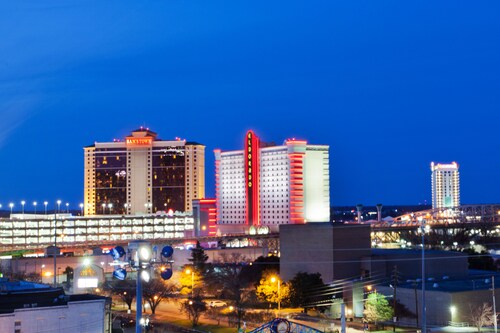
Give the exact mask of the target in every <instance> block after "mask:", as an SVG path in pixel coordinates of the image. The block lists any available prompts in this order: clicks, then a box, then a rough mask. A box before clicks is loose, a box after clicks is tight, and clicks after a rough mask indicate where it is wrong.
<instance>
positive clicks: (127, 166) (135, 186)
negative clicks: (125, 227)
mask: <svg viewBox="0 0 500 333" xmlns="http://www.w3.org/2000/svg"><path fill="white" fill-rule="evenodd" d="M84 152H85V168H84V169H85V176H84V178H85V179H84V188H85V190H84V211H85V215H99V214H120V215H125V214H126V215H129V214H133V215H135V214H151V213H155V212H158V211H165V212H168V211H170V210H172V211H181V212H182V211H186V212H187V211H192V200H193V199H200V198H203V197H204V196H205V146H203V145H201V144H199V143H194V142H186V141H185V140H180V139H176V140H172V141H163V140H160V139H158V138H157V134H156V133H155V132H153V131H150V130H149V129H146V128H142V127H141V128H140V129H138V130H135V131H133V132H132V133H131V135H130V136H128V137H126V139H125V141H119V140H118V141H114V142H96V143H95V144H93V145H91V146H88V147H85V148H84Z"/></svg>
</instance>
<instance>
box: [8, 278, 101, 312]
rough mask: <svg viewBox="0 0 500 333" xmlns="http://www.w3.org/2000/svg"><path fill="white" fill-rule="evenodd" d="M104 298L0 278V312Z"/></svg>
mask: <svg viewBox="0 0 500 333" xmlns="http://www.w3.org/2000/svg"><path fill="white" fill-rule="evenodd" d="M96 299H106V297H104V296H97V295H91V294H80V295H66V294H65V293H64V289H63V288H52V287H51V286H49V285H46V284H40V283H33V282H27V281H9V280H8V279H0V313H11V312H14V311H15V310H16V309H26V308H39V307H50V306H61V305H66V304H68V302H72V301H73V302H74V301H89V300H96Z"/></svg>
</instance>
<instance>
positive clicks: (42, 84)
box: [0, 0, 500, 211]
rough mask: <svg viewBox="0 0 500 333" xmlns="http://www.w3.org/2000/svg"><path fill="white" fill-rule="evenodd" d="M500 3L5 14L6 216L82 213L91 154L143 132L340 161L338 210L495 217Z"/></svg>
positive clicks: (209, 173)
mask: <svg viewBox="0 0 500 333" xmlns="http://www.w3.org/2000/svg"><path fill="white" fill-rule="evenodd" d="M499 7H500V4H497V3H489V4H478V3H466V2H464V3H456V2H442V3H434V2H432V3H431V2H429V3H426V2H418V3H416V2H415V3H411V2H407V3H400V2H397V1H391V2H385V3H383V4H382V3H373V2H370V1H358V2H348V3H347V2H346V3H342V2H336V3H330V2H319V3H316V4H314V6H312V5H310V4H309V5H308V4H305V3H302V2H294V1H292V2H286V4H285V3H283V2H275V3H252V4H244V3H231V4H228V3H223V2H217V1H216V2H211V3H203V2H198V1H194V2H189V3H163V2H153V3H148V4H138V3H123V2H117V1H111V2H108V3H101V2H98V1H91V2H78V3H73V4H67V3H63V2H62V1H59V0H55V1H53V2H51V3H50V4H39V3H37V2H31V1H28V2H23V3H4V4H2V5H1V9H2V10H1V14H0V15H1V19H0V22H2V23H0V33H2V36H3V45H2V57H1V58H0V59H1V61H0V68H1V70H0V86H1V87H2V89H0V116H1V118H2V122H1V123H0V126H1V127H0V184H1V187H0V188H1V191H0V203H1V204H2V205H3V207H2V209H3V210H8V209H9V207H8V203H9V202H13V203H14V204H15V208H14V210H17V211H20V210H21V203H20V202H21V200H25V201H26V209H27V210H28V207H29V209H30V210H32V209H33V205H32V202H33V201H37V202H38V210H39V211H41V210H42V209H43V201H45V200H46V201H48V202H49V203H50V206H49V209H53V208H54V207H55V205H56V204H55V200H57V199H61V200H63V203H62V206H61V207H62V208H65V206H64V205H65V203H66V202H69V203H70V204H71V206H70V208H72V209H78V204H79V203H81V202H83V187H84V180H83V179H84V170H83V166H82V165H83V163H82V161H83V147H84V146H87V145H90V144H92V143H93V142H94V141H100V142H108V141H111V140H112V139H113V138H117V139H123V138H125V136H126V135H127V134H128V133H129V132H130V131H131V130H133V129H136V128H138V127H139V126H145V127H149V128H151V129H152V130H153V131H155V132H157V133H160V136H161V139H164V140H173V139H174V138H175V137H180V138H183V139H184V138H186V139H187V140H192V141H197V142H199V143H201V144H203V145H205V146H206V174H205V177H206V187H207V191H206V196H207V197H214V196H215V189H214V178H215V171H214V170H215V159H214V154H213V150H214V149H221V150H223V151H224V150H238V149H242V148H243V147H242V145H241V137H242V136H244V134H245V133H246V132H247V131H248V130H253V131H255V133H256V134H257V135H258V136H259V137H260V138H262V140H263V141H266V142H269V141H274V142H276V143H277V144H281V143H282V142H283V140H286V139H288V138H293V137H295V138H297V139H305V140H308V141H309V142H314V143H317V144H325V145H328V146H330V197H331V201H330V204H331V206H355V205H356V204H358V203H361V204H363V205H365V206H369V205H375V204H377V203H382V204H384V205H406V204H424V203H426V204H428V205H430V204H431V200H432V194H431V172H430V170H429V165H430V163H431V162H432V161H434V162H436V163H450V162H452V161H456V162H457V163H458V164H459V165H460V173H461V178H460V201H461V203H463V204H481V203H497V202H499V201H500V200H499V198H498V194H497V190H496V188H497V187H498V185H500V173H499V172H498V168H499V166H500V157H498V156H496V155H498V154H496V152H497V151H498V148H499V142H500V140H498V138H496V135H495V134H496V127H497V125H496V124H497V123H498V120H499V118H500V116H499V113H498V110H499V109H500V100H499V99H498V88H499V82H498V77H500V64H499V63H498V61H497V59H498V58H499V56H500V46H499V45H498V44H497V43H494V42H493V41H494V40H496V35H497V32H498V31H499V30H500V22H498V20H497V19H496V16H495V13H496V12H497V10H498V9H500V8H499Z"/></svg>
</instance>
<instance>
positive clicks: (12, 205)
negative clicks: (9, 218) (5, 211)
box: [9, 202, 14, 215]
mask: <svg viewBox="0 0 500 333" xmlns="http://www.w3.org/2000/svg"><path fill="white" fill-rule="evenodd" d="M9 207H10V215H12V208H14V204H13V203H12V202H11V203H9Z"/></svg>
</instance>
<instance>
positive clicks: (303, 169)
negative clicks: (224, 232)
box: [214, 131, 330, 227]
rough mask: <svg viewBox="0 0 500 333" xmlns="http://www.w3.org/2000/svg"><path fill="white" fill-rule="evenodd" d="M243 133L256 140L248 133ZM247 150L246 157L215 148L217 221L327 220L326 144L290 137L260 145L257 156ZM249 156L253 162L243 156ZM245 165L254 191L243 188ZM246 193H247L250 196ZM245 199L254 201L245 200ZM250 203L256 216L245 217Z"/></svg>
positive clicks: (268, 223) (273, 223)
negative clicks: (280, 142)
mask: <svg viewBox="0 0 500 333" xmlns="http://www.w3.org/2000/svg"><path fill="white" fill-rule="evenodd" d="M248 135H249V137H251V138H255V136H254V134H253V132H251V131H250V132H248V134H247V136H248ZM252 142H253V141H252ZM247 145H248V143H247ZM246 149H247V150H248V149H250V150H252V153H251V155H250V154H248V155H245V153H244V151H241V150H238V151H228V152H221V151H220V150H218V149H217V150H215V151H214V153H215V167H216V197H217V211H218V216H217V222H218V224H237V225H248V226H249V227H250V226H251V225H263V226H269V227H275V226H278V225H281V224H302V223H304V222H306V221H307V222H328V221H329V219H330V184H329V182H330V176H329V155H328V149H329V148H328V146H314V145H308V144H307V141H303V140H295V139H293V140H287V141H285V143H284V144H283V145H280V146H277V145H273V144H270V145H266V144H264V143H261V145H260V146H259V148H258V150H259V153H258V155H257V156H258V158H255V147H246ZM249 156H251V157H252V160H248V158H249ZM247 160H248V161H247ZM246 163H248V164H252V171H251V172H252V173H253V174H252V177H253V176H255V178H257V179H258V185H259V186H258V193H257V194H256V193H255V192H254V191H255V186H252V191H250V192H249V188H250V187H248V188H247V186H246V185H247V183H249V182H246V177H247V176H248V175H246V172H250V171H249V169H250V168H247V165H246ZM254 164H256V165H254ZM256 168H258V171H255V170H254V169H256ZM252 185H254V183H252ZM248 193H251V194H252V195H251V196H250V197H249V194H248ZM249 198H250V199H252V200H257V202H256V203H251V204H249ZM252 202H253V201H252ZM251 205H253V208H255V207H256V205H258V210H259V213H258V219H257V218H253V220H252V221H249V218H248V216H250V215H248V211H247V210H248V207H250V206H251ZM247 206H248V207H247ZM253 214H254V212H253V209H252V216H253Z"/></svg>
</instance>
